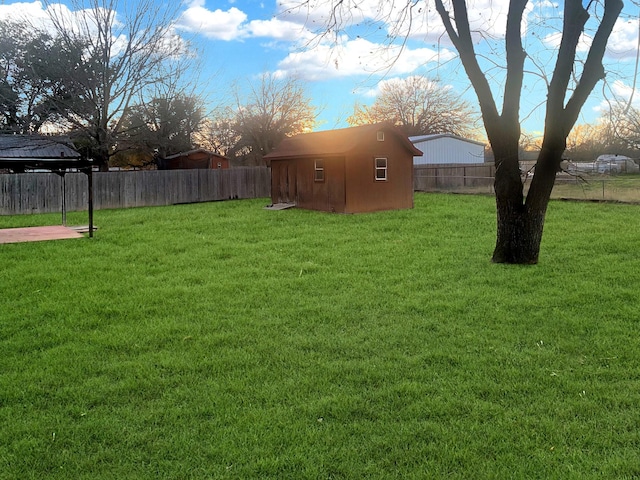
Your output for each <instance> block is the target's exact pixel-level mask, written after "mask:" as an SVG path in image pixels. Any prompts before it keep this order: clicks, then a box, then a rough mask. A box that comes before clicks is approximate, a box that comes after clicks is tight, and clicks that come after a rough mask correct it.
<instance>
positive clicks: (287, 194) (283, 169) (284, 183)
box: [277, 162, 296, 203]
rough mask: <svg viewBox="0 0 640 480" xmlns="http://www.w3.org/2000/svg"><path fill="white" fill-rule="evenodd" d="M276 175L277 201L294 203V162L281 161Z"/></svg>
mask: <svg viewBox="0 0 640 480" xmlns="http://www.w3.org/2000/svg"><path fill="white" fill-rule="evenodd" d="M278 173H279V175H278V198H277V202H278V203H294V202H295V201H296V164H295V163H294V162H281V163H280V165H279V172H278Z"/></svg>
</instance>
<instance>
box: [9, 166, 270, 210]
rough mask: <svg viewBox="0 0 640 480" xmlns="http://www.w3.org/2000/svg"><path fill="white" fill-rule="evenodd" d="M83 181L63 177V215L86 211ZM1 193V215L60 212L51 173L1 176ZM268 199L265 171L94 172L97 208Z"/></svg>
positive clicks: (58, 189) (58, 182)
mask: <svg viewBox="0 0 640 480" xmlns="http://www.w3.org/2000/svg"><path fill="white" fill-rule="evenodd" d="M87 181H88V179H87V176H86V175H85V174H83V173H67V174H66V175H65V201H66V206H67V211H70V212H71V211H78V210H86V209H87V204H88V183H87ZM0 195H1V197H0V215H15V214H24V213H47V212H59V211H61V210H62V177H60V176H58V175H56V174H54V173H21V174H0ZM270 195H271V173H270V170H269V169H268V168H266V167H240V168H230V169H220V170H199V169H196V170H147V171H136V172H95V173H94V174H93V200H94V208H95V209H96V210H99V209H105V208H129V207H148V206H161V205H173V204H178V203H195V202H211V201H217V200H228V199H231V198H259V197H269V196H270Z"/></svg>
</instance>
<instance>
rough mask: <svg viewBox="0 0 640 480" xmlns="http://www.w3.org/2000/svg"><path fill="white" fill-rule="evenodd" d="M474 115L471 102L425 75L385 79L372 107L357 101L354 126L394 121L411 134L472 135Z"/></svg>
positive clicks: (352, 123) (351, 123)
mask: <svg viewBox="0 0 640 480" xmlns="http://www.w3.org/2000/svg"><path fill="white" fill-rule="evenodd" d="M475 116H476V115H474V113H473V111H472V109H471V107H470V106H469V104H467V102H465V101H464V100H462V99H461V98H460V96H459V95H457V94H456V93H455V92H453V91H452V90H451V89H449V88H446V87H444V86H442V85H440V84H439V83H438V82H435V81H433V80H430V79H428V78H426V77H422V76H410V77H407V78H403V79H391V80H387V81H385V82H382V83H381V85H380V93H379V95H378V96H377V97H376V99H375V101H374V102H373V104H372V105H371V106H370V107H369V106H365V105H359V104H356V106H355V107H354V113H353V115H352V116H350V117H349V118H348V119H347V121H348V122H349V124H350V125H364V124H372V123H378V122H385V121H387V122H391V123H393V124H394V125H397V126H399V127H400V128H401V129H402V130H403V131H404V132H405V133H406V134H407V135H409V136H411V135H430V134H436V133H451V134H454V135H458V136H461V137H467V136H471V135H472V132H473V130H474V117H475Z"/></svg>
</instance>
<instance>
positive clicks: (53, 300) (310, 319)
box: [0, 194, 640, 480]
mask: <svg viewBox="0 0 640 480" xmlns="http://www.w3.org/2000/svg"><path fill="white" fill-rule="evenodd" d="M266 203H268V200H266V199H262V200H244V201H230V202H220V203H207V204H197V205H180V206H174V207H158V208H141V209H129V210H111V211H106V210H104V211H97V212H96V215H95V222H96V224H97V225H98V227H99V230H98V231H97V232H96V234H95V237H94V238H93V239H80V240H62V241H52V242H39V243H24V244H9V245H0V264H1V265H2V269H1V270H0V478H1V479H45V478H59V479H92V480H93V479H207V478H222V479H225V478H229V479H264V478H273V479H276V478H277V479H281V478H293V479H298V478H300V479H329V478H332V479H360V478H373V479H389V478H399V479H400V478H401V479H407V478H416V479H425V478H445V477H446V478H460V479H475V478H497V479H504V478H544V479H549V478H558V479H572V478H576V479H585V478H607V479H609V478H616V479H622V478H628V479H631V478H638V476H640V453H639V452H640V435H639V433H638V431H639V429H640V342H639V341H638V330H639V328H638V326H639V322H640V299H639V295H640V290H639V286H640V229H639V228H638V223H639V219H640V207H639V206H633V205H613V204H582V203H575V202H552V204H551V205H550V207H549V213H548V217H547V222H546V226H545V237H544V239H543V246H542V252H541V255H540V263H539V264H538V265H536V266H530V267H518V266H506V265H493V264H491V263H490V257H491V253H492V250H493V244H494V236H495V205H494V200H493V199H492V198H490V197H482V196H479V197H477V196H464V195H436V194H432V195H429V194H417V195H416V206H415V208H414V209H413V210H407V211H395V212H382V213H375V214H362V215H336V214H327V213H320V212H312V211H304V210H285V211H278V212H273V211H266V210H263V209H262V207H263V206H264V205H265V204H266ZM58 222H59V218H58V216H56V215H39V216H33V217H30V216H19V217H18V216H16V217H0V227H7V226H23V225H36V224H53V223H58ZM70 223H71V224H73V223H78V224H81V223H86V214H83V213H74V214H70Z"/></svg>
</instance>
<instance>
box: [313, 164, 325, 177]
mask: <svg viewBox="0 0 640 480" xmlns="http://www.w3.org/2000/svg"><path fill="white" fill-rule="evenodd" d="M313 179H314V180H315V181H316V182H324V160H316V161H315V165H314V176H313Z"/></svg>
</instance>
